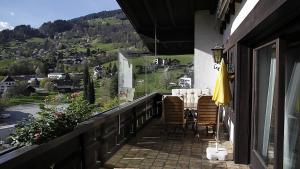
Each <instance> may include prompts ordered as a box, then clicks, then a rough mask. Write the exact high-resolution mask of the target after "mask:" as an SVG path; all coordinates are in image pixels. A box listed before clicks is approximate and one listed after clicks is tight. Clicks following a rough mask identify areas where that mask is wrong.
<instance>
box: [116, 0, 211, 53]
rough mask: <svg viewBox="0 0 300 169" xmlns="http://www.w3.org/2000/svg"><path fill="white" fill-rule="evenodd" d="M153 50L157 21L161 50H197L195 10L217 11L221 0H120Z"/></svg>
mask: <svg viewBox="0 0 300 169" xmlns="http://www.w3.org/2000/svg"><path fill="white" fill-rule="evenodd" d="M117 2H118V3H119V5H120V7H121V8H122V10H123V11H124V12H125V14H126V15H127V17H128V19H129V20H130V21H131V23H132V25H133V26H134V28H135V30H136V31H137V33H138V34H139V35H140V37H141V38H142V40H143V41H144V43H145V44H146V46H147V47H148V49H149V50H150V51H151V52H153V53H154V52H155V45H154V37H155V23H156V30H157V31H156V32H157V39H158V45H157V53H158V54H188V53H194V14H195V11H197V10H209V11H210V12H211V13H214V12H215V10H216V7H217V0H117Z"/></svg>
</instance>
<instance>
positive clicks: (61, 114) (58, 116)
mask: <svg viewBox="0 0 300 169" xmlns="http://www.w3.org/2000/svg"><path fill="white" fill-rule="evenodd" d="M54 116H55V118H60V117H62V116H63V113H62V112H54Z"/></svg>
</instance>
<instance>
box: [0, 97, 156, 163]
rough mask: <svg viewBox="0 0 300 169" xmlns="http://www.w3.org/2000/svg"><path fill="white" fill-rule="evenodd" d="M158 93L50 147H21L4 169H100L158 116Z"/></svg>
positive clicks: (6, 159) (98, 118) (107, 114)
mask: <svg viewBox="0 0 300 169" xmlns="http://www.w3.org/2000/svg"><path fill="white" fill-rule="evenodd" d="M160 99H161V95H160V94H158V93H152V94H150V95H148V96H144V97H142V98H140V99H137V100H135V101H133V102H131V103H129V104H126V105H122V106H119V107H117V108H115V109H112V110H110V111H107V112H105V113H102V114H100V115H97V116H95V117H93V118H92V119H90V120H89V121H86V122H84V123H82V124H80V125H79V126H78V127H77V128H76V129H75V130H74V131H72V132H70V133H68V134H66V135H64V136H62V137H59V138H56V139H54V140H52V141H50V142H48V143H45V144H41V145H33V146H28V147H22V148H20V149H17V150H15V151H12V152H10V153H7V154H4V155H2V156H1V157H0V168H1V169H95V168H99V167H100V166H101V165H102V164H103V163H104V162H105V161H106V160H107V159H108V158H109V157H111V156H112V155H113V154H114V152H116V151H117V150H118V149H119V148H120V147H121V146H122V145H123V144H124V143H126V141H127V140H128V139H129V138H131V137H133V136H134V135H135V134H136V133H137V132H138V131H139V130H140V129H141V128H142V127H143V126H144V125H145V124H146V123H147V122H148V121H150V120H151V119H152V118H153V117H154V116H156V115H158V113H159V112H158V109H157V108H158V106H157V101H159V100H160Z"/></svg>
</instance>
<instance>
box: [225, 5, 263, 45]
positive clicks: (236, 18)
mask: <svg viewBox="0 0 300 169" xmlns="http://www.w3.org/2000/svg"><path fill="white" fill-rule="evenodd" d="M258 1H259V0H244V1H242V2H241V3H237V2H236V3H235V9H236V12H235V15H232V16H231V18H230V23H229V24H227V25H226V29H225V31H224V35H223V43H224V44H225V43H226V42H227V40H228V39H229V37H230V36H231V35H232V34H233V33H234V32H235V30H236V29H237V28H238V27H239V26H240V24H241V23H242V22H243V20H244V19H245V18H246V17H247V16H248V14H249V13H250V12H251V11H252V9H253V8H254V7H255V5H256V4H257V3H258Z"/></svg>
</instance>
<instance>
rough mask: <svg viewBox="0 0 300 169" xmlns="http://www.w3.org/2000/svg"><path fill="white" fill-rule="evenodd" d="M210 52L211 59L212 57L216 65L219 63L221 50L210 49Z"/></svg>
mask: <svg viewBox="0 0 300 169" xmlns="http://www.w3.org/2000/svg"><path fill="white" fill-rule="evenodd" d="M212 51H213V57H214V61H215V63H217V64H219V63H221V60H222V53H223V49H222V48H218V49H216V48H215V49H212Z"/></svg>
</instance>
